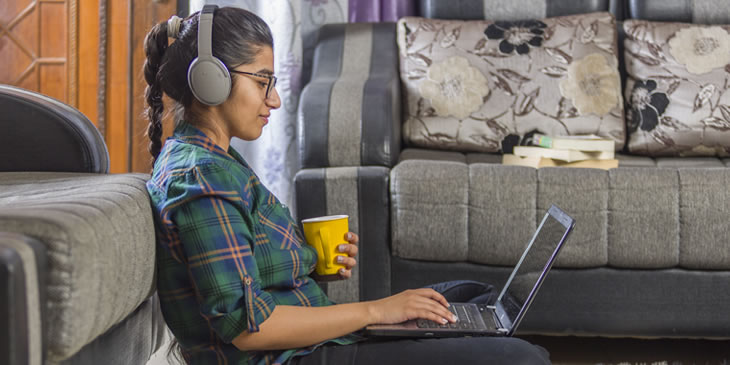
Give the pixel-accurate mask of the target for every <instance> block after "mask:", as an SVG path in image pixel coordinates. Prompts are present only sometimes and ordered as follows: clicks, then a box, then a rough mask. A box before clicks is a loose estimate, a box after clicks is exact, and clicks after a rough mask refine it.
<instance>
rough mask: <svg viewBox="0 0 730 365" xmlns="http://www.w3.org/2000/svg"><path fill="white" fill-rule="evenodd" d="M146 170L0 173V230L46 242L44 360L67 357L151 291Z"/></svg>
mask: <svg viewBox="0 0 730 365" xmlns="http://www.w3.org/2000/svg"><path fill="white" fill-rule="evenodd" d="M147 178H148V177H147V175H144V174H121V175H99V174H80V173H42V172H35V173H34V172H25V173H11V172H8V173H1V174H0V231H5V232H16V233H21V234H24V235H27V236H30V237H34V238H36V239H38V240H39V241H41V242H43V243H44V244H45V245H46V250H47V254H48V265H47V273H48V285H47V292H48V300H47V309H48V316H47V318H48V322H47V323H48V327H47V329H46V330H45V332H46V334H47V335H48V348H47V355H48V360H49V361H61V360H64V359H66V358H68V357H70V356H71V355H73V354H74V353H76V352H77V351H78V350H79V349H81V348H82V347H83V346H84V345H86V344H87V343H89V342H91V341H92V340H93V339H95V338H96V337H98V336H99V335H101V334H102V333H104V332H106V331H107V330H108V329H109V328H111V327H112V326H113V325H115V324H117V323H119V322H121V321H122V320H123V319H124V318H125V317H127V316H128V315H129V314H130V313H132V311H134V310H135V309H136V308H137V307H138V306H139V305H140V303H142V302H143V301H145V300H146V299H147V298H149V297H150V295H151V294H152V292H153V290H154V270H155V269H154V268H155V263H154V260H155V232H154V225H153V217H152V210H151V208H150V205H149V204H150V203H149V198H148V195H147V190H146V188H145V182H146V179H147Z"/></svg>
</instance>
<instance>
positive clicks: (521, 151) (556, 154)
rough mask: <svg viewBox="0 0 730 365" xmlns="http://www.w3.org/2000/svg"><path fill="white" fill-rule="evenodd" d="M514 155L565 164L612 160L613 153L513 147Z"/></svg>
mask: <svg viewBox="0 0 730 365" xmlns="http://www.w3.org/2000/svg"><path fill="white" fill-rule="evenodd" d="M514 154H515V156H520V157H545V158H551V159H554V160H561V161H565V162H575V161H583V160H610V159H613V158H614V151H578V150H568V149H558V148H545V147H537V146H515V148H514Z"/></svg>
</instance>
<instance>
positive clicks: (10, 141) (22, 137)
mask: <svg viewBox="0 0 730 365" xmlns="http://www.w3.org/2000/svg"><path fill="white" fill-rule="evenodd" d="M0 110H2V113H0V129H1V130H2V131H3V132H2V133H0V171H65V172H95V173H107V172H109V152H108V151H107V148H106V144H104V139H103V137H102V136H101V134H100V133H99V131H98V130H97V129H96V127H95V126H94V124H92V123H91V121H89V119H88V118H86V116H84V115H83V114H81V113H80V112H79V111H78V110H76V109H74V108H72V107H70V106H68V105H66V104H64V103H61V102H59V101H57V100H54V99H52V98H49V97H47V96H45V95H41V94H38V93H35V92H31V91H28V90H24V89H21V88H17V87H13V86H8V85H0Z"/></svg>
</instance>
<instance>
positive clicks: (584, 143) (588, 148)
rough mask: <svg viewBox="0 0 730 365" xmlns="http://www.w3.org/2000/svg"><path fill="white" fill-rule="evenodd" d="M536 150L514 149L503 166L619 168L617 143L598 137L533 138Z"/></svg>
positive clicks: (505, 156) (523, 147) (505, 157)
mask: <svg viewBox="0 0 730 365" xmlns="http://www.w3.org/2000/svg"><path fill="white" fill-rule="evenodd" d="M533 143H534V146H515V148H514V153H513V154H505V155H504V156H503V157H502V164H504V165H517V166H529V167H534V168H540V167H552V166H562V167H588V168H596V169H604V170H608V169H612V168H616V167H618V160H617V159H615V158H614V151H615V147H616V145H615V142H614V141H613V140H610V139H605V138H601V137H598V136H595V135H580V136H559V137H557V136H556V137H551V136H545V135H541V134H535V135H534V136H533Z"/></svg>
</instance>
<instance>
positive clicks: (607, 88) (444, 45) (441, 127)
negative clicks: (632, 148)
mask: <svg viewBox="0 0 730 365" xmlns="http://www.w3.org/2000/svg"><path fill="white" fill-rule="evenodd" d="M616 32H617V29H616V23H615V20H614V18H613V16H612V15H611V14H610V13H607V12H604V13H590V14H581V15H572V16H564V17H555V18H547V19H539V20H538V19H530V20H522V21H513V22H508V21H496V22H495V21H484V20H483V21H476V20H471V21H460V20H435V19H426V18H418V17H406V18H403V19H401V20H400V21H399V22H398V46H399V50H400V52H399V54H400V74H401V80H402V83H403V87H404V90H405V94H406V97H405V101H406V103H407V105H408V108H407V114H406V120H405V121H404V127H403V135H404V139H405V140H406V142H407V143H408V144H409V145H411V146H419V147H428V148H435V149H452V150H461V151H480V152H499V151H504V152H506V153H509V152H511V149H509V148H507V147H506V146H507V145H510V143H509V141H510V140H511V139H513V138H515V137H518V138H522V137H523V136H525V135H526V134H528V133H529V132H533V131H538V132H540V133H542V134H548V135H575V134H591V133H593V134H597V135H599V136H602V137H605V138H609V139H612V140H614V142H616V149H619V150H620V149H621V148H622V147H623V143H624V139H625V129H624V128H625V127H624V122H623V120H624V119H623V99H622V96H621V81H620V77H619V72H618V58H617V54H618V47H617V43H616V39H617V35H616Z"/></svg>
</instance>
